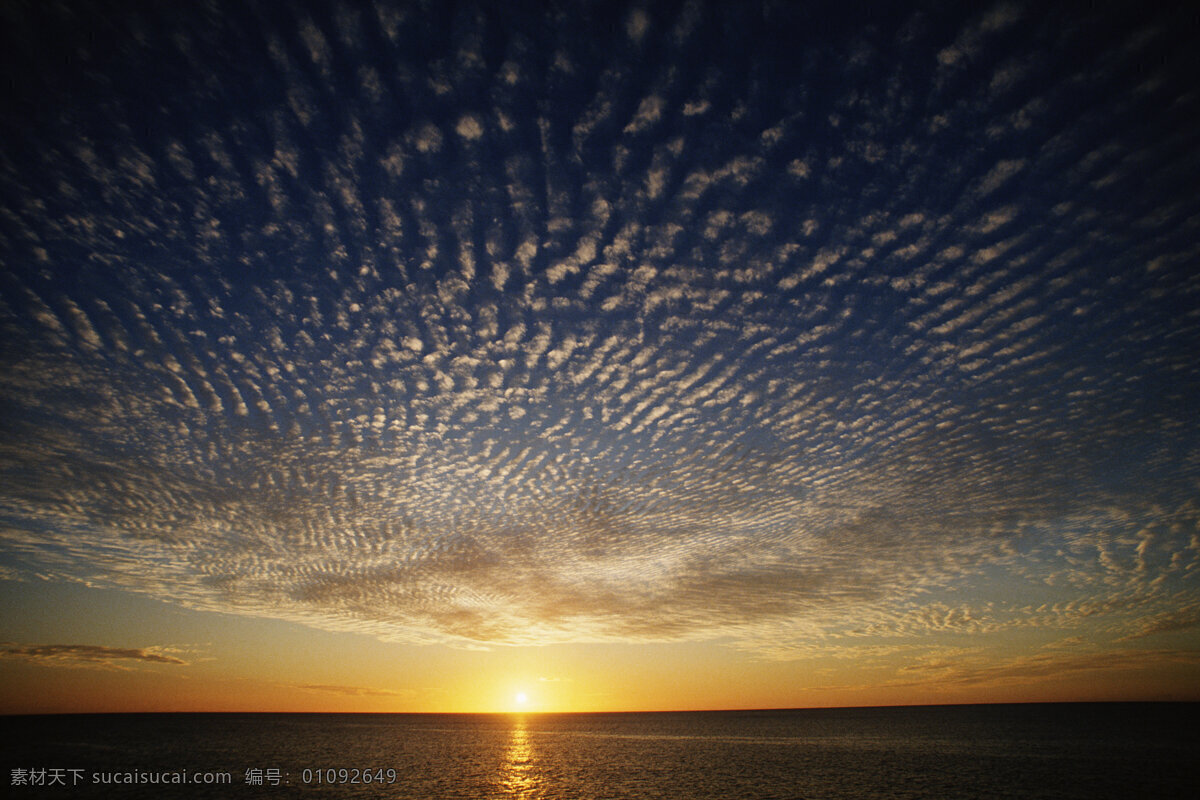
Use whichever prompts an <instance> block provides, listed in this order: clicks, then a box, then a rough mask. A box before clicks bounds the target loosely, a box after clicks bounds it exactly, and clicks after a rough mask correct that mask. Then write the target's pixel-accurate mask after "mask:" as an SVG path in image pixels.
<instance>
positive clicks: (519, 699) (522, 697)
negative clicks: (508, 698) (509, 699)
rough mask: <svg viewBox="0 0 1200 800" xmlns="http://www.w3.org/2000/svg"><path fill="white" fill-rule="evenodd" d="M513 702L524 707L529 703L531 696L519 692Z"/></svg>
mask: <svg viewBox="0 0 1200 800" xmlns="http://www.w3.org/2000/svg"><path fill="white" fill-rule="evenodd" d="M513 702H515V703H516V704H517V705H518V706H521V707H523V706H525V704H527V703H528V702H529V695H527V694H525V693H524V692H517V693H516V695H514V696H513Z"/></svg>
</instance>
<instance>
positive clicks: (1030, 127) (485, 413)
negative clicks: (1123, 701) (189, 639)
mask: <svg viewBox="0 0 1200 800" xmlns="http://www.w3.org/2000/svg"><path fill="white" fill-rule="evenodd" d="M7 13H8V17H9V18H10V21H11V24H9V25H7V26H6V28H7V32H6V34H5V36H6V37H7V40H6V43H5V52H6V53H7V55H6V56H5V57H6V58H8V59H10V60H11V61H13V62H14V67H19V68H20V74H22V75H25V76H28V79H27V80H24V81H23V82H22V84H21V85H20V86H19V87H17V88H16V89H15V91H16V96H15V99H13V100H12V101H11V102H13V103H16V104H20V107H21V108H22V109H23V115H22V118H21V119H20V121H19V122H18V121H17V117H16V116H14V115H11V114H10V115H5V116H4V119H3V121H2V123H0V124H2V125H3V137H4V142H5V147H4V148H2V149H0V151H2V152H3V155H2V156H0V158H2V161H0V167H2V169H0V196H2V197H3V207H4V208H5V212H4V215H3V219H2V221H0V225H2V232H0V252H2V253H3V262H4V265H5V266H4V268H3V282H2V283H0V326H2V327H0V330H2V335H3V348H2V349H0V403H2V404H3V413H2V415H0V420H2V421H0V426H3V432H4V435H3V437H0V474H2V477H0V557H2V558H3V560H4V568H5V574H13V575H15V574H30V575H32V574H38V575H43V576H47V577H50V578H54V579H60V580H79V581H88V582H91V583H94V584H96V585H102V586H112V587H121V588H125V589H128V590H133V591H140V592H146V593H151V594H155V595H159V596H168V595H169V596H171V597H174V598H178V599H179V601H180V602H184V603H187V604H189V605H191V606H194V607H198V608H208V609H216V610H221V611H234V612H242V613H248V614H257V615H268V616H272V617H278V618H287V619H293V620H301V621H305V622H308V623H310V624H313V625H318V626H322V627H326V628H333V629H341V630H356V631H363V632H369V633H373V634H376V635H379V636H383V637H388V638H393V639H397V640H403V641H411V642H445V643H452V644H458V645H461V646H481V645H482V646H490V645H496V644H517V643H551V642H563V641H578V640H588V641H662V640H679V639H698V638H713V637H725V638H726V639H728V640H730V641H732V642H735V643H737V644H739V646H743V647H750V648H752V649H755V650H757V651H762V652H768V653H771V654H774V655H777V656H780V657H790V656H792V655H796V654H801V653H812V652H815V651H816V650H819V649H820V648H821V647H824V646H825V644H824V643H828V642H835V643H836V642H842V643H845V642H849V641H857V640H864V641H865V640H866V639H868V638H871V639H879V638H885V639H886V638H889V637H890V638H893V639H901V638H912V637H920V636H922V635H926V634H931V633H937V634H945V633H947V632H949V633H963V634H986V633H989V632H996V631H1002V630H1009V629H1014V628H1019V627H1044V628H1055V627H1062V628H1071V627H1073V626H1077V625H1080V624H1090V625H1096V626H1098V627H1097V630H1098V631H1099V634H1098V635H1102V636H1104V637H1108V638H1109V639H1112V640H1116V639H1118V638H1121V637H1150V636H1154V635H1159V634H1160V633H1166V632H1170V631H1173V630H1188V629H1193V628H1194V627H1195V626H1196V624H1197V618H1196V615H1195V614H1194V613H1192V610H1194V607H1195V603H1196V589H1195V576H1196V574H1197V567H1198V565H1200V539H1198V538H1197V536H1198V534H1197V524H1198V521H1200V507H1198V506H1197V502H1196V497H1197V492H1196V489H1197V479H1198V477H1200V462H1198V456H1197V453H1198V452H1200V450H1198V449H1197V433H1196V427H1195V419H1196V416H1195V405H1194V398H1195V397H1196V396H1198V392H1200V368H1198V367H1197V362H1196V358H1195V353H1196V352H1200V312H1198V309H1200V303H1198V297H1200V278H1198V276H1200V272H1197V271H1196V270H1195V269H1194V265H1195V262H1196V258H1197V249H1196V242H1197V241H1198V239H1200V236H1198V234H1200V231H1198V230H1197V228H1198V223H1197V220H1200V201H1198V200H1197V199H1196V197H1195V193H1194V191H1192V189H1193V188H1194V186H1195V185H1197V183H1198V179H1200V161H1198V159H1197V157H1196V152H1197V151H1196V149H1195V147H1194V146H1193V145H1194V140H1195V138H1196V136H1197V135H1198V133H1200V124H1198V123H1197V97H1196V95H1195V93H1194V92H1193V91H1192V87H1191V86H1190V84H1188V83H1187V81H1186V80H1185V76H1186V75H1189V74H1194V72H1193V71H1191V70H1189V69H1186V67H1187V66H1188V65H1189V64H1192V63H1193V62H1192V60H1193V56H1192V55H1190V52H1191V51H1190V49H1189V41H1188V35H1187V31H1189V30H1191V29H1190V28H1188V23H1187V21H1186V20H1178V19H1173V18H1170V17H1162V18H1158V17H1151V16H1148V14H1149V12H1140V11H1138V10H1137V9H1136V8H1135V7H1134V6H1133V5H1129V6H1128V7H1125V6H1121V5H1114V6H1112V7H1111V8H1107V7H1106V9H1105V10H1103V11H1096V12H1091V16H1088V17H1086V18H1084V17H1073V16H1070V15H1069V14H1068V13H1067V12H1063V11H1060V10H1055V9H1043V8H1040V7H1033V6H1030V7H1024V6H1019V5H1014V4H1005V5H1003V6H999V7H997V8H994V9H991V10H985V11H984V12H981V13H978V14H977V13H975V12H973V11H970V10H968V9H966V8H965V7H961V8H960V7H958V6H956V5H954V4H948V5H947V6H946V7H945V8H942V9H940V10H938V13H936V14H926V13H912V14H910V13H908V12H906V11H904V10H903V9H899V8H897V9H891V10H887V11H878V12H877V14H878V15H879V16H878V17H877V18H874V19H871V20H868V21H867V22H866V24H865V25H864V24H862V22H863V21H862V20H858V19H849V18H843V17H840V16H838V15H837V14H836V13H832V12H831V13H830V14H829V17H828V19H827V24H824V25H819V26H813V25H810V24H808V22H809V21H808V20H806V19H804V18H802V17H801V16H800V12H799V11H798V10H796V9H791V8H790V7H785V8H771V9H764V10H762V12H761V13H755V14H748V15H747V14H734V13H733V12H732V11H731V10H730V9H729V8H728V7H727V6H726V5H725V4H719V3H712V4H707V5H706V4H701V3H686V4H683V6H681V7H679V8H674V7H673V6H663V7H661V8H660V7H659V6H658V5H654V6H652V7H641V6H636V7H634V6H629V7H624V6H620V5H612V4H588V3H579V4H575V3H571V4H568V5H567V6H564V7H562V8H560V9H559V10H558V11H554V12H550V13H543V12H542V10H541V9H540V7H539V8H537V9H534V8H533V7H532V6H529V7H526V6H522V5H520V4H518V5H516V6H514V7H513V9H512V10H511V11H510V12H506V14H505V15H504V16H503V17H499V16H497V15H494V14H491V13H489V12H488V11H487V10H486V9H485V8H484V7H482V6H473V5H471V4H466V5H464V6H462V7H460V8H458V9H457V10H436V11H421V12H420V13H418V11H417V9H416V8H415V7H409V6H406V5H398V6H393V5H390V4H387V3H383V2H379V3H376V4H374V5H371V4H366V5H362V6H351V5H336V6H334V5H330V6H326V5H324V4H319V3H318V4H314V5H313V9H312V10H311V15H309V14H306V15H305V16H304V17H303V18H302V19H293V18H291V17H289V16H288V15H283V14H279V13H278V12H277V11H276V10H274V8H273V7H272V6H270V5H269V4H254V3H251V4H241V3H239V4H220V3H218V4H216V5H209V6H204V7H203V8H200V7H194V8H187V9H183V10H174V11H171V12H169V13H168V12H167V11H166V10H165V9H163V10H157V11H153V12H146V13H145V14H141V13H139V14H134V13H132V12H130V13H123V12H117V13H115V14H114V15H112V16H111V17H110V18H107V19H106V20H105V21H104V24H103V25H102V26H101V25H100V22H99V21H98V20H97V19H93V17H94V16H95V15H97V14H99V12H98V11H96V10H93V9H88V8H82V9H76V10H72V11H70V12H68V10H67V8H66V7H65V6H60V5H55V4H38V5H37V6H31V7H21V8H16V9H11V10H10V11H9V12H7ZM98 26H99V27H98ZM93 29H102V30H105V31H108V32H109V33H107V34H104V35H103V36H101V37H100V38H99V39H97V40H95V41H93V39H94V38H95V37H92V36H91V33H90V32H91V31H92V30H93ZM989 587H990V588H989ZM989 591H990V594H989ZM1014 592H1018V593H1028V594H1031V595H1037V597H1036V598H1035V599H1032V600H1031V599H1028V598H1025V597H1018V596H1015V595H1014ZM931 595H933V596H934V597H933V598H932V599H933V600H934V601H936V602H932V603H931ZM938 597H940V598H941V599H937V598H938ZM879 646H881V647H885V649H886V647H887V646H886V645H879ZM14 647H15V646H14ZM45 647H50V648H52V649H51V650H45ZM55 647H64V646H56V645H55V646H44V647H42V648H41V650H40V651H39V652H40V653H41V654H40V655H39V654H38V652H34V651H35V650H39V648H24V649H22V648H20V647H17V648H16V649H11V648H10V649H9V650H6V651H5V654H6V655H7V656H9V657H18V656H19V657H27V658H42V659H51V658H59V657H61V658H67V657H70V658H74V659H76V660H79V659H84V660H86V659H89V658H95V659H100V660H113V659H121V658H134V659H141V660H149V661H153V660H156V659H158V660H166V662H164V663H175V662H174V661H170V660H169V659H170V658H171V657H169V656H155V655H154V653H153V652H150V651H108V650H105V649H103V648H99V649H96V650H95V651H94V652H95V655H94V656H89V655H87V653H88V652H91V651H88V650H86V648H84V649H80V648H81V647H82V646H71V647H73V648H75V649H73V650H72V649H68V650H60V651H54V650H53V648H55ZM26 651H27V652H26ZM125 652H127V653H131V654H134V655H117V653H125ZM881 652H882V651H881ZM56 653H57V654H56ZM137 654H141V655H137ZM1031 666H1032V665H1031ZM1014 668H1015V667H1014ZM1021 668H1022V669H1023V668H1025V667H1021ZM1080 668H1082V667H1080ZM960 679H961V680H975V679H976V678H974V677H971V676H964V677H962V678H960ZM308 688H310V689H312V690H314V691H316V690H320V691H341V690H343V689H345V688H346V687H308ZM353 691H360V690H357V689H355V690H353ZM361 691H366V690H361Z"/></svg>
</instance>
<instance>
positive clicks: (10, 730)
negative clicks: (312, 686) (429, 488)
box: [0, 703, 1200, 800]
mask: <svg viewBox="0 0 1200 800" xmlns="http://www.w3.org/2000/svg"><path fill="white" fill-rule="evenodd" d="M1198 723H1200V705H1197V704H1174V703H1165V704H1096V705H1092V704H1071V705H1007V706H1006V705H993V706H941V707H917V708H872V709H820V710H802V711H722V712H692V713H663V714H561V715H560V714H529V715H524V716H515V715H514V716H502V715H498V716H493V715H458V714H454V715H452V714H380V715H370V714H312V715H309V714H145V715H142V714H132V715H128V714H127V715H65V716H14V717H5V718H0V726H2V729H3V736H4V739H3V742H4V750H3V754H4V755H3V760H4V775H3V776H0V777H2V780H3V784H4V791H2V792H0V795H3V796H5V797H30V798H34V797H37V798H51V797H113V798H117V797H137V798H163V797H231V798H239V797H245V798H252V797H263V796H271V797H279V798H284V797H326V798H340V797H353V798H376V797H378V798H383V797H388V798H422V800H436V799H437V798H481V799H482V798H597V799H599V798H630V800H643V799H646V798H660V799H663V800H668V799H669V800H674V799H675V798H678V799H679V800H702V799H703V798H780V799H782V798H810V799H812V800H817V799H818V798H820V799H824V798H1020V799H1021V800H1031V799H1036V798H1080V800H1094V798H1121V799H1122V800H1125V799H1126V798H1142V797H1145V798H1195V797H1200V724H1198ZM181 772H183V773H186V776H187V780H188V781H189V783H187V784H171V785H163V784H162V783H151V782H150V780H151V778H158V779H159V780H160V781H161V780H162V779H164V778H166V779H171V778H172V777H173V776H174V774H177V773H181ZM197 772H200V773H204V772H209V773H221V774H228V779H227V780H228V782H227V783H223V784H216V785H202V784H198V783H195V779H196V776H195V773H197ZM113 773H115V774H116V775H115V776H113V778H110V777H109V776H110V775H112V774H113ZM162 773H168V774H167V775H163V774H162ZM114 778H120V779H122V780H124V781H126V783H122V784H117V783H106V782H104V781H106V780H111V779H114ZM248 779H249V781H251V782H248ZM260 779H261V780H262V785H261V786H260V785H255V784H254V783H253V782H254V781H257V780H260ZM368 779H369V781H370V782H366V781H367V780H368ZM96 780H100V781H102V782H101V783H95V782H94V781H96ZM131 780H132V781H141V783H129V782H128V781H131ZM355 780H357V782H352V781H355ZM34 781H41V782H42V785H29V784H30V782H34ZM52 781H53V782H55V783H56V784H57V783H58V781H61V782H62V783H65V784H66V785H65V786H64V785H54V786H50V785H47V784H49V783H51V782H52ZM276 781H278V785H274V784H275V782H276ZM72 784H74V785H72Z"/></svg>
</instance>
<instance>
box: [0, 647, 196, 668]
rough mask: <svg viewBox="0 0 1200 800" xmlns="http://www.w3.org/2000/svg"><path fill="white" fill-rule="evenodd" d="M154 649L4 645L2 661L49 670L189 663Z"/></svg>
mask: <svg viewBox="0 0 1200 800" xmlns="http://www.w3.org/2000/svg"><path fill="white" fill-rule="evenodd" d="M159 650H160V648H153V647H142V648H132V647H104V646H101V645H95V644H14V643H10V642H5V643H3V644H0V658H12V659H18V660H21V661H30V662H33V663H35V664H42V665H45V666H76V667H79V666H116V664H115V663H114V662H123V661H142V662H146V663H150V664H180V665H186V664H187V663H188V662H186V661H184V660H183V659H181V658H176V657H175V656H172V655H167V654H166V653H163V652H158V651H159Z"/></svg>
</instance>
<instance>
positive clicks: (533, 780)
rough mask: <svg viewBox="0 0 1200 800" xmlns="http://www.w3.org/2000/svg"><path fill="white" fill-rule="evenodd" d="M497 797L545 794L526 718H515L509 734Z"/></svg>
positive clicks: (527, 796)
mask: <svg viewBox="0 0 1200 800" xmlns="http://www.w3.org/2000/svg"><path fill="white" fill-rule="evenodd" d="M497 783H498V789H499V793H498V794H497V797H512V798H520V800H528V798H534V797H542V796H543V794H544V787H543V780H542V776H541V775H540V774H539V772H538V769H537V767H536V766H535V765H534V763H533V747H532V746H531V744H530V740H529V731H528V729H527V728H526V723H525V718H524V717H522V716H518V717H515V718H514V719H513V727H512V731H511V732H510V733H509V736H508V747H507V749H506V750H505V752H504V761H503V763H502V764H501V765H500V776H499V780H498V781H497Z"/></svg>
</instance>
